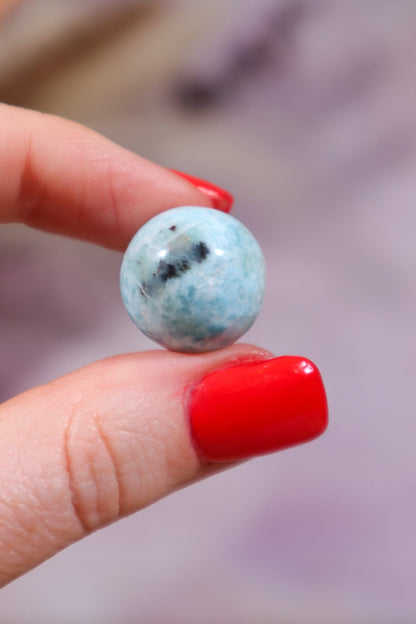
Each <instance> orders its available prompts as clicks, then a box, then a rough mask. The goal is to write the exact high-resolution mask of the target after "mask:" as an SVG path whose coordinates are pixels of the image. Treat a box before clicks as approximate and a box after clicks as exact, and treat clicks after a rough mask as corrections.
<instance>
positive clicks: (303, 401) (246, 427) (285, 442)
mask: <svg viewBox="0 0 416 624" xmlns="http://www.w3.org/2000/svg"><path fill="white" fill-rule="evenodd" d="M189 409H190V421H191V430H192V436H193V440H194V443H195V446H196V448H197V450H198V451H199V452H200V453H201V455H202V456H203V457H205V458H206V459H208V460H210V461H213V462H222V461H231V460H237V459H244V458H247V457H252V456H254V455H262V454H264V453H271V452H273V451H278V450H280V449H283V448H286V447H288V446H293V445H295V444H300V443H302V442H307V441H308V440H312V439H313V438H316V437H317V436H319V435H320V434H321V433H323V431H324V430H325V428H326V426H327V424H328V407H327V401H326V394H325V389H324V385H323V382H322V378H321V375H320V373H319V371H318V369H317V368H316V366H315V365H314V364H313V363H312V362H310V361H309V360H307V359H305V358H301V357H294V356H284V357H279V358H275V359H272V360H266V361H263V360H262V361H260V362H259V361H250V362H243V363H239V364H235V365H233V366H231V367H229V368H224V369H220V370H216V371H214V372H212V373H209V374H208V375H207V376H206V377H204V378H203V379H202V380H201V381H200V382H199V383H198V384H197V386H196V387H194V388H193V390H192V392H191V395H190V401H189Z"/></svg>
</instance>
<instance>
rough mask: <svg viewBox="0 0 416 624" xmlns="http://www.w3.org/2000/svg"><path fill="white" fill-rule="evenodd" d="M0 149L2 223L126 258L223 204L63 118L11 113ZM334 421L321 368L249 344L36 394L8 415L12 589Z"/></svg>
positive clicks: (137, 356) (2, 535) (1, 521)
mask: <svg viewBox="0 0 416 624" xmlns="http://www.w3.org/2000/svg"><path fill="white" fill-rule="evenodd" d="M0 144H1V146H2V149H1V152H0V176H1V184H0V222H4V223H5V222H23V223H26V224H27V225H31V226H34V227H38V228H41V229H45V230H49V231H52V232H57V233H60V234H66V235H68V236H72V237H78V238H82V239H85V240H89V241H92V242H95V243H98V244H101V245H104V246H106V247H111V248H114V249H119V250H123V249H124V248H125V247H126V245H127V243H128V242H129V240H130V239H131V238H132V236H133V235H134V233H135V232H136V231H137V229H138V228H139V227H140V226H141V225H142V224H143V223H144V222H145V221H146V220H148V219H149V218H150V217H152V216H153V215H155V214H156V213H158V212H160V211H162V210H165V209H168V208H171V207H174V206H180V205H187V204H194V205H200V206H213V202H212V198H211V199H210V196H209V194H207V193H204V192H202V191H201V190H199V189H198V188H197V187H196V186H195V185H193V184H191V183H190V182H187V181H186V180H185V179H183V178H182V177H180V176H178V175H175V174H174V173H172V172H171V171H168V170H166V169H163V168H161V167H158V166H157V165H155V164H153V163H151V162H148V161H146V160H144V159H142V158H140V157H138V156H136V155H134V154H132V153H129V152H127V151H126V150H124V149H122V148H120V147H118V146H116V145H114V144H112V143H110V142H109V141H107V140H105V139H104V138H102V137H100V136H98V135H97V134H95V133H93V132H92V131H90V130H87V129H85V128H82V127H80V126H78V125H76V124H74V123H70V122H66V121H64V120H61V119H58V118H56V117H52V116H47V115H43V114H40V113H35V112H30V111H23V110H19V109H16V108H12V107H7V106H4V105H0ZM126 322H127V320H126ZM326 422H327V411H326V400H325V392H324V389H323V386H322V381H321V378H320V375H319V373H318V371H317V369H316V368H315V367H314V365H313V364H312V363H311V362H309V361H307V360H305V359H304V358H290V357H286V358H274V359H273V356H272V355H271V354H270V353H269V352H267V351H264V350H262V349H258V348H256V347H253V346H249V345H242V344H239V345H234V346H233V347H230V348H228V349H224V350H222V351H217V352H214V353H206V354H201V355H183V354H178V353H171V352H166V351H152V352H147V353H133V354H129V355H122V356H116V357H113V358H110V359H107V360H104V361H101V362H96V363H95V364H91V365H90V366H87V367H85V368H82V369H81V370H78V371H76V372H73V373H70V374H68V375H66V376H65V377H62V378H60V379H57V380H55V381H53V382H51V383H49V384H46V385H44V386H41V387H37V388H34V389H32V390H29V391H27V392H24V393H23V394H21V395H19V396H17V397H15V398H13V399H11V400H10V401H7V402H6V403H3V404H2V405H0V553H1V556H0V583H1V584H3V585H4V584H5V583H7V582H9V581H10V580H12V579H13V578H15V577H16V576H18V575H20V574H22V573H23V572H25V571H27V570H29V569H30V568H32V567H33V566H35V565H37V564H38V563H40V562H41V561H43V560H45V559H46V558H48V557H50V556H52V555H53V554H54V553H56V552H57V551H59V550H60V549H62V548H64V547H65V546H67V545H68V544H70V543H71V542H73V541H75V540H77V539H80V538H81V537H83V536H85V535H87V534H88V533H90V532H91V531H94V530H95V529H97V528H100V527H102V526H104V525H106V524H108V523H110V522H113V521H115V520H117V519H118V518H120V517H122V516H125V515H126V514H129V513H131V512H134V511H137V510H138V509H140V508H142V507H144V506H145V505H148V504H149V503H151V502H153V501H155V500H156V499H158V498H159V497H161V496H164V495H166V494H168V493H169V492H171V491H173V490H175V489H177V488H179V487H181V486H183V485H185V484H188V483H190V482H192V481H194V480H197V479H200V478H201V477H203V476H206V475H208V474H210V473H212V472H213V471H214V470H216V469H218V468H221V467H223V466H224V462H225V461H229V462H230V464H227V465H231V462H233V461H234V460H239V459H243V458H244V457H250V456H253V455H256V454H259V453H264V452H270V451H272V450H277V449H279V448H284V447H286V446H290V445H293V444H297V443H300V442H303V441H306V440H309V439H312V438H313V437H316V436H317V435H319V434H320V433H321V432H322V431H323V430H324V429H325V426H326Z"/></svg>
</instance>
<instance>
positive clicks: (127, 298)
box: [120, 206, 265, 353]
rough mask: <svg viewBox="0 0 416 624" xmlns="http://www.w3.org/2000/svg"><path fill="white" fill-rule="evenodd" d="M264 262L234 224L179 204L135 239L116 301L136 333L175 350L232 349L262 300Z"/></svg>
mask: <svg viewBox="0 0 416 624" xmlns="http://www.w3.org/2000/svg"><path fill="white" fill-rule="evenodd" d="M264 274H265V265H264V257H263V254H262V251H261V249H260V246H259V244H258V243H257V241H256V239H255V238H254V237H253V235H252V234H251V233H250V232H249V231H248V229H247V228H246V227H245V226H244V225H243V224H242V223H240V222H239V221H237V219H235V218H234V217H231V216H230V215H228V214H225V213H223V212H220V211H219V210H214V209H212V208H201V207H198V206H182V207H180V208H173V209H172V210H167V211H166V212H162V213H161V214H159V215H157V216H156V217H154V218H153V219H151V220H150V221H148V222H147V223H146V224H145V225H144V226H143V227H142V228H141V229H140V230H139V231H138V232H137V234H136V235H135V236H134V238H133V239H132V241H131V243H130V245H129V246H128V248H127V251H126V253H125V255H124V259H123V263H122V266H121V276H120V287H121V296H122V298H123V302H124V305H125V306H126V308H127V311H128V313H129V315H130V317H131V319H132V320H133V321H134V323H135V324H136V325H137V327H138V328H139V329H141V331H142V332H143V333H144V334H146V336H148V337H149V338H152V339H153V340H155V341H156V342H158V343H159V344H161V345H163V346H164V347H167V348H168V349H171V350H172V351H184V352H188V353H197V352H201V351H213V350H215V349H221V348H223V347H226V346H227V345H230V344H232V343H233V342H235V341H236V340H238V338H240V337H241V336H242V335H243V334H244V333H245V332H246V331H247V330H248V329H249V328H250V327H251V325H252V324H253V322H254V320H255V318H256V317H257V315H258V313H259V311H260V307H261V304H262V300H263V292H264Z"/></svg>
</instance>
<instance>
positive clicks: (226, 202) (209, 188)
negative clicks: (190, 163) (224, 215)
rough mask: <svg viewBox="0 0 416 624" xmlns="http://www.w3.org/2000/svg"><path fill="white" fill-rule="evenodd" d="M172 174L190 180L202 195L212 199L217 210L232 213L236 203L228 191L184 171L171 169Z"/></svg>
mask: <svg viewBox="0 0 416 624" xmlns="http://www.w3.org/2000/svg"><path fill="white" fill-rule="evenodd" d="M170 171H172V173H175V174H176V175H178V176H180V177H181V178H184V180H188V182H191V184H193V185H194V186H196V187H197V188H198V189H199V190H200V191H201V192H202V193H205V195H208V197H209V198H210V200H211V202H212V205H213V207H214V208H216V209H217V210H222V212H230V210H231V206H232V205H233V203H234V197H233V196H232V195H231V193H229V192H228V191H224V189H222V188H220V187H219V186H215V185H214V184H211V182H207V181H206V180H202V179H201V178H196V177H195V176H191V175H189V174H188V173H183V172H182V171H176V170H175V169H170Z"/></svg>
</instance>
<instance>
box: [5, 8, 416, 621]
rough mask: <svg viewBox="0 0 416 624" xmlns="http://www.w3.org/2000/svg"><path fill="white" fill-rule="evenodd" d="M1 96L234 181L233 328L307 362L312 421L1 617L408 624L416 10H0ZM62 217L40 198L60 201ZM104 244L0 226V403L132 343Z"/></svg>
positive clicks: (95, 540) (9, 595)
mask: <svg viewBox="0 0 416 624" xmlns="http://www.w3.org/2000/svg"><path fill="white" fill-rule="evenodd" d="M0 15H1V22H0V100H2V101H4V102H8V103H12V104H16V105H21V106H27V107H31V108H36V109H39V110H42V111H48V112H53V113H57V114H61V115H64V116H67V117H69V118H72V119H75V120H77V121H79V122H81V123H84V124H87V125H89V126H91V127H93V128H94V129H96V130H98V131H100V132H102V133H104V134H105V135H107V136H108V137H110V138H112V139H113V140H115V141H117V142H119V143H121V144H122V145H124V146H126V147H128V148H130V149H132V150H135V151H137V152H138V153H140V154H142V155H143V156H145V157H147V158H149V159H153V160H155V161H157V162H159V163H161V164H163V165H166V166H170V167H174V168H176V169H182V170H184V171H187V172H189V173H192V174H195V175H199V176H201V177H205V178H206V179H209V180H212V181H213V182H216V183H218V184H220V185H223V186H224V187H225V188H227V189H229V190H231V191H232V192H234V194H235V197H236V204H235V210H234V214H235V216H237V217H238V218H239V219H241V220H242V221H243V222H244V223H245V224H246V225H247V226H248V227H249V228H250V229H251V230H252V231H253V232H254V234H255V235H256V236H257V238H258V240H259V241H260V243H261V245H262V247H263V249H264V252H265V255H266V260H267V266H268V285H267V294H266V299H265V304H264V308H263V311H262V313H261V315H260V317H259V319H258V321H257V322H256V324H255V326H254V327H253V328H252V330H251V331H250V332H249V334H248V336H247V337H245V339H247V340H248V341H251V342H254V343H258V344H260V345H262V346H264V347H267V348H269V349H270V350H272V351H274V352H275V353H276V354H284V353H293V354H302V355H305V356H308V357H310V358H312V359H313V360H315V361H316V363H317V364H318V365H319V366H320V368H321V370H322V373H323V376H324V379H325V381H326V385H327V390H328V398H329V404H330V416H331V422H330V428H329V430H328V432H327V433H326V434H325V436H323V437H322V438H321V439H320V440H318V441H316V442H313V443H311V444H309V445H306V446H303V447H297V448H294V449H291V450H289V451H285V452H284V453H280V454H276V455H272V456H267V457H264V458H261V459H256V460H253V461H250V462H247V463H246V464H244V465H243V466H240V467H238V468H236V469H233V470H231V471H227V472H225V473H223V474H221V475H218V476H215V477H214V478H212V479H209V480H207V481H204V482H201V483H199V484H198V485H196V486H193V487H192V488H190V489H186V490H183V491H180V492H178V493H176V494H174V495H172V496H170V497H168V498H167V499H165V500H163V501H161V502H159V503H157V504H156V505H154V506H153V507H151V508H149V509H146V510H145V511H143V512H142V513H140V514H137V515H134V516H132V517H130V518H128V519H127V520H124V521H122V522H120V523H119V524H117V525H114V526H112V527H110V528H108V529H106V530H104V531H101V532H98V533H97V534H95V535H93V536H92V537H90V538H88V539H86V540H84V541H83V542H81V543H79V544H76V545H74V546H72V547H71V548H69V549H68V550H66V551H65V552H63V553H61V554H60V555H58V556H57V557H55V558H54V559H52V560H50V561H48V562H47V563H45V564H44V565H42V566H40V567H39V568H37V569H36V570H34V571H33V572H31V573H29V574H27V575H26V576H24V577H23V578H22V579H20V580H18V581H16V582H14V583H13V584H11V585H10V586H8V587H7V588H6V589H4V590H3V592H2V594H1V596H0V622H2V623H3V622H5V623H6V622H7V624H34V623H36V624H37V622H42V624H49V623H52V622H53V623H56V622H59V623H60V624H72V623H75V622H76V623H77V624H84V623H85V624H95V623H96V624H115V623H119V622H123V623H124V624H130V623H131V624H133V623H136V622H145V623H151V624H153V623H154V624H159V623H160V624H162V623H169V624H179V623H180V624H195V623H197V624H208V623H209V624H252V623H253V622H256V623H260V624H367V623H368V624H373V623H374V624H376V623H377V624H387V623H388V624H391V622H394V623H395V624H408V623H409V624H410V623H412V624H413V623H414V622H415V621H416V620H415V618H416V596H415V580H416V563H415V561H416V546H415V541H416V539H415V526H416V485H415V467H416V459H415V452H414V446H415V439H416V418H415V398H414V397H415V388H416V384H415V372H414V371H415V347H416V344H415V336H414V324H415V316H416V286H415V277H414V274H415V268H416V248H415V244H414V237H415V229H416V228H415V226H416V210H415V204H416V89H415V72H416V61H415V59H416V3H414V2H410V1H406V0H400V1H397V2H391V1H389V0H364V1H361V0H338V1H337V2H332V1H331V0H316V1H306V0H209V2H205V1H202V0H200V1H196V0H195V1H191V0H182V1H181V0H171V1H168V0H165V1H163V0H159V1H150V0H149V1H141V2H140V1H138V0H136V1H131V0H130V1H127V0H112V1H111V0H106V1H104V0H32V1H29V0H28V1H21V2H16V1H13V0H8V1H6V2H4V0H3V2H0ZM57 208H58V209H59V207H57ZM120 260H121V258H120V255H118V254H116V253H114V252H109V251H107V250H103V249H99V248H97V247H94V246H92V245H88V244H84V243H78V242H75V241H70V240H65V239H63V238H60V237H55V236H51V235H46V234H42V233H38V232H33V231H30V230H28V229H25V228H24V227H17V226H5V227H3V228H1V229H0V398H1V399H7V398H9V397H10V396H12V395H13V394H14V393H16V392H19V391H21V390H24V389H25V388H27V387H29V386H31V385H33V384H38V383H42V382H45V381H47V380H49V379H51V378H53V377H55V376H57V375H60V374H62V373H64V372H66V371H68V370H71V369H73V368H75V367H79V366H82V365H84V364H86V363H88V362H90V361H92V360H94V359H97V358H101V357H105V356H108V355H111V354H114V353H118V352H123V351H131V350H132V348H133V349H137V350H141V349H146V348H149V347H150V346H153V345H151V343H150V342H149V341H147V340H146V339H145V338H144V337H142V336H141V335H140V334H139V332H137V331H136V330H135V328H134V326H133V325H132V324H131V322H130V321H129V319H128V317H127V315H126V313H125V312H124V310H123V308H122V305H121V301H120V296H119V291H118V271H119V265H120Z"/></svg>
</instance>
